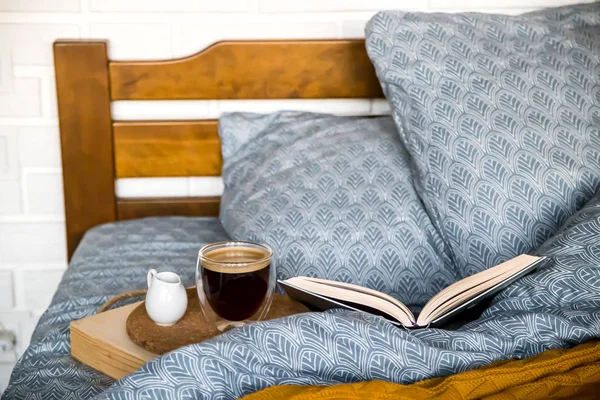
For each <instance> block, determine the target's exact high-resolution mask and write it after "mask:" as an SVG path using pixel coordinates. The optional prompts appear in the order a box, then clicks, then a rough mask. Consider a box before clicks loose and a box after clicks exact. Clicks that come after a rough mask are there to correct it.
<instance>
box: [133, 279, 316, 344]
mask: <svg viewBox="0 0 600 400" xmlns="http://www.w3.org/2000/svg"><path fill="white" fill-rule="evenodd" d="M187 296H188V308H187V311H186V312H185V314H184V315H183V317H182V318H181V319H180V320H179V321H178V322H177V323H176V324H175V325H171V326H158V325H156V324H155V323H154V321H152V320H151V319H150V317H149V316H148V313H147V312H146V307H145V304H144V303H141V304H140V305H139V306H137V307H136V308H135V310H133V311H132V312H131V314H129V317H128V318H127V325H126V327H127V334H128V335H129V337H130V338H131V340H133V341H134V342H135V343H136V344H137V345H138V346H141V347H143V348H144V349H146V350H148V351H150V352H152V353H155V354H164V353H168V352H169V351H172V350H175V349H177V348H179V347H182V346H186V345H188V344H192V343H198V342H201V341H203V340H206V339H209V338H211V337H213V336H216V335H218V334H219V333H220V332H219V331H217V330H216V329H215V328H213V327H212V326H211V325H210V324H208V323H206V321H205V320H204V316H203V315H202V310H201V309H200V302H199V300H198V294H197V293H196V288H189V289H187ZM307 311H309V309H308V308H306V307H305V306H304V305H302V304H300V303H298V302H297V301H295V300H292V299H291V298H289V297H288V296H284V295H281V294H278V293H276V294H275V295H274V296H273V303H272V304H271V309H270V310H269V313H268V314H267V319H275V318H280V317H285V316H288V315H292V314H298V313H303V312H307Z"/></svg>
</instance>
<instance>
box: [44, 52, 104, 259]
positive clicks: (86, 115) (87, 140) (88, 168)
mask: <svg viewBox="0 0 600 400" xmlns="http://www.w3.org/2000/svg"><path fill="white" fill-rule="evenodd" d="M54 67H55V71H56V94H57V98H58V114H59V118H58V120H59V124H60V143H61V154H62V165H63V168H62V170H63V186H64V197H65V216H66V230H67V256H68V258H69V259H70V258H71V255H73V252H74V251H75V248H76V247H77V244H78V243H79V241H80V240H81V238H82V237H83V235H84V233H85V232H86V231H87V230H88V229H90V228H93V227H94V226H96V225H99V224H104V223H107V222H112V221H115V219H116V205H115V183H114V181H115V171H114V166H113V141H112V131H111V115H110V100H109V81H108V58H107V49H106V42H104V41H58V42H56V43H54Z"/></svg>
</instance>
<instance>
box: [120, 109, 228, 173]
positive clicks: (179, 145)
mask: <svg viewBox="0 0 600 400" xmlns="http://www.w3.org/2000/svg"><path fill="white" fill-rule="evenodd" d="M113 131H114V145H115V168H116V175H117V178H133V177H167V176H221V166H222V164H223V160H222V158H221V142H220V140H219V134H218V131H217V121H216V120H207V121H141V122H115V123H114V125H113Z"/></svg>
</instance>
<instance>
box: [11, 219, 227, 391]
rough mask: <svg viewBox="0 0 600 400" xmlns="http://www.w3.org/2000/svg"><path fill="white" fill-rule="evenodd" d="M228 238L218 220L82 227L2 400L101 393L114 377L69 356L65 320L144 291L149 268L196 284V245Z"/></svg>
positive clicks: (161, 220) (128, 222)
mask: <svg viewBox="0 0 600 400" xmlns="http://www.w3.org/2000/svg"><path fill="white" fill-rule="evenodd" d="M227 239H228V236H227V234H226V233H225V231H224V230H223V228H222V227H221V223H220V222H219V220H218V219H217V218H175V217H170V218H147V219H142V220H133V221H124V222H118V223H114V224H106V225H102V226H98V227H95V228H93V229H91V230H90V231H88V232H87V233H86V234H85V236H84V238H83V239H82V241H81V244H80V245H79V247H78V248H77V251H76V252H75V254H74V255H73V259H72V260H71V263H70V266H69V268H68V269H67V271H66V272H65V274H64V276H63V278H62V281H61V283H60V285H59V287H58V290H57V292H56V294H55V295H54V298H53V300H52V304H51V305H50V307H48V309H47V310H46V312H44V314H43V315H42V317H41V318H40V321H39V323H38V325H37V327H36V329H35V331H34V333H33V336H32V338H31V344H30V346H29V347H28V348H27V350H26V351H25V353H24V354H23V356H22V357H21V359H19V361H18V362H17V365H16V366H15V368H14V370H13V374H12V377H11V381H10V383H9V386H8V388H7V389H6V391H5V392H4V393H3V395H2V396H1V397H2V400H18V399H36V400H49V399H90V398H92V397H94V395H96V394H98V393H101V392H102V391H104V390H106V389H107V388H108V387H109V386H110V385H111V384H112V383H113V382H114V381H113V380H112V379H110V378H109V377H107V376H106V375H103V374H101V373H99V372H97V371H95V370H94V369H92V368H89V367H87V366H85V365H84V364H81V363H80V362H78V361H75V360H74V359H72V358H71V356H70V351H71V345H70V339H69V324H70V322H71V321H73V320H76V319H80V318H84V317H87V316H89V315H93V314H95V313H96V311H98V308H100V306H102V305H103V304H104V303H105V302H106V301H108V300H109V299H110V298H111V297H113V296H115V295H117V294H120V293H124V292H128V291H131V290H140V289H146V278H145V277H146V273H147V272H148V270H149V269H150V268H156V269H158V270H160V271H174V272H177V273H178V274H179V275H180V276H181V278H182V280H183V282H184V283H185V285H186V286H187V285H189V286H191V285H194V284H195V281H194V275H195V267H196V256H197V255H198V249H200V247H202V246H204V245H205V244H208V243H210V242H216V241H221V240H227ZM139 300H142V299H131V300H129V301H130V302H134V301H139ZM120 305H124V303H120Z"/></svg>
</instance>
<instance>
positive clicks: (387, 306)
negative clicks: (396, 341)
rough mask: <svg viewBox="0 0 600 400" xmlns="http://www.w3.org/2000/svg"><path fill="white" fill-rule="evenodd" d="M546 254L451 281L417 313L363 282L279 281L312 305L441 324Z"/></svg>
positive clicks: (410, 323) (411, 323)
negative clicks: (358, 283) (354, 283)
mask: <svg viewBox="0 0 600 400" xmlns="http://www.w3.org/2000/svg"><path fill="white" fill-rule="evenodd" d="M545 261H546V257H535V256H529V255H526V254H523V255H520V256H518V257H515V258H513V259H511V260H509V261H506V262H504V263H502V264H500V265H497V266H495V267H492V268H490V269H487V270H485V271H482V272H479V273H477V274H475V275H472V276H469V277H467V278H465V279H462V280H460V281H458V282H455V283H453V284H452V285H450V286H448V287H447V288H445V289H443V290H442V291H441V292H439V293H438V294H436V295H435V296H433V297H432V298H431V300H429V301H428V302H427V304H425V306H424V307H423V309H422V310H421V313H420V314H419V315H418V317H415V316H414V315H413V313H412V312H411V311H410V310H409V309H408V307H406V306H405V305H404V304H402V303H401V302H399V301H398V300H396V299H394V298H393V297H391V296H388V295H387V294H384V293H381V292H378V291H376V290H372V289H367V288H365V287H362V286H358V285H352V284H349V283H342V282H336V281H330V280H325V279H317V278H309V277H305V276H298V277H295V278H290V279H286V280H283V281H279V283H280V284H281V285H282V287H283V289H284V290H285V291H286V293H287V294H288V296H290V297H291V298H293V299H296V300H298V301H300V302H301V303H305V304H307V305H308V306H311V307H312V308H313V309H318V310H327V309H330V308H340V307H341V308H349V309H352V310H362V311H367V312H370V313H373V314H379V315H383V316H385V317H387V318H388V319H390V320H392V322H395V323H396V324H400V325H403V326H405V327H407V328H422V327H426V326H432V327H435V326H440V325H442V324H443V323H444V322H446V321H447V320H449V319H450V318H452V317H454V316H456V315H457V314H458V313H460V312H461V311H464V310H466V309H468V308H472V307H474V306H475V305H477V304H478V303H479V302H481V301H482V300H484V299H486V298H488V297H490V296H492V295H494V294H495V293H497V292H498V291H500V290H502V289H504V288H505V287H506V286H508V285H509V284H511V283H512V282H514V281H515V280H517V279H519V278H521V277H522V276H524V275H525V274H527V273H529V272H531V271H533V270H534V269H536V268H538V267H539V266H541V265H542V264H544V263H545Z"/></svg>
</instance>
